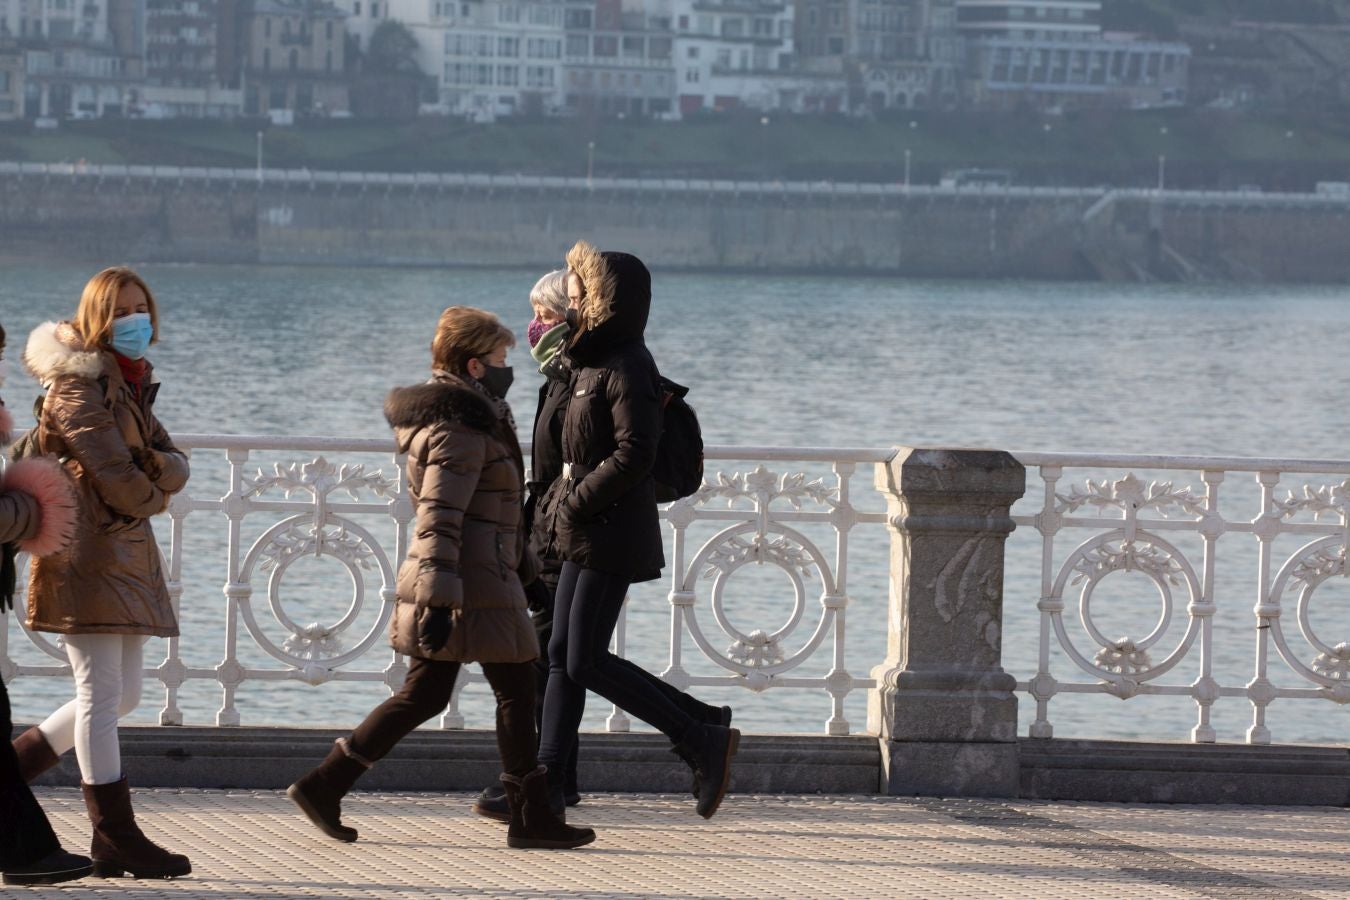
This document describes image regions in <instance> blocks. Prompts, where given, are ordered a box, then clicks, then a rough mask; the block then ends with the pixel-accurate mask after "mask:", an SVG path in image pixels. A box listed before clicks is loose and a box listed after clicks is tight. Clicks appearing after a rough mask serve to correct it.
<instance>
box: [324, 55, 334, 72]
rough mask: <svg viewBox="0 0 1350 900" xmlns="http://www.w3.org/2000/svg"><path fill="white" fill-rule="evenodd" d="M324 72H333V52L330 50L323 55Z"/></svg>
mask: <svg viewBox="0 0 1350 900" xmlns="http://www.w3.org/2000/svg"><path fill="white" fill-rule="evenodd" d="M323 70H324V71H325V72H331V71H333V51H332V50H328V51H326V52H325V53H324V55H323Z"/></svg>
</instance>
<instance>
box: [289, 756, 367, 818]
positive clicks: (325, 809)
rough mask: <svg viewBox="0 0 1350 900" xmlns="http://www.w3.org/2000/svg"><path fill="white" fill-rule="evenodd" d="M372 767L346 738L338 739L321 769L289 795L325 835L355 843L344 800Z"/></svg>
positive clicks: (310, 775)
mask: <svg viewBox="0 0 1350 900" xmlns="http://www.w3.org/2000/svg"><path fill="white" fill-rule="evenodd" d="M370 766H371V763H370V762H369V761H368V760H366V759H363V758H362V757H361V756H360V755H358V754H356V753H354V752H352V749H351V745H350V744H348V743H347V739H346V738H338V739H337V740H336V741H334V742H333V749H332V750H329V751H328V756H327V757H326V758H325V759H324V761H323V762H321V763H319V766H318V768H316V769H314V770H313V771H312V772H310V773H309V774H308V775H305V776H303V777H302V778H300V780H299V781H297V782H296V783H295V784H293V785H291V786H290V787H288V788H287V789H286V796H287V797H290V798H291V802H292V803H294V804H295V805H296V806H298V807H300V811H301V812H302V813H304V814H305V818H307V819H309V820H310V821H311V822H313V823H314V824H315V825H317V826H318V828H319V830H320V831H322V832H323V833H324V834H326V835H328V836H329V837H330V838H334V839H335V840H339V841H347V842H348V843H351V842H352V841H354V840H356V835H357V832H356V829H355V828H349V827H348V826H346V825H343V824H342V798H343V797H345V796H346V795H347V792H348V791H350V790H351V789H352V785H354V784H356V779H358V778H360V777H361V776H362V775H364V774H365V772H366V770H367V769H369V768H370Z"/></svg>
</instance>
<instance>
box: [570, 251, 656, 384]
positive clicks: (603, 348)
mask: <svg viewBox="0 0 1350 900" xmlns="http://www.w3.org/2000/svg"><path fill="white" fill-rule="evenodd" d="M567 265H568V268H569V270H570V271H572V272H575V273H576V274H577V276H578V277H579V278H580V279H581V283H582V286H583V287H585V289H586V296H585V297H583V298H582V300H581V305H580V307H579V309H578V310H577V330H576V332H575V333H574V334H573V335H572V337H571V338H570V341H569V344H568V347H569V353H570V355H571V356H572V358H573V359H574V360H576V361H578V362H580V363H581V364H582V365H593V364H597V363H598V362H600V361H601V360H603V359H604V357H605V356H606V355H607V354H609V353H610V352H612V351H613V350H615V349H616V348H618V347H620V346H623V345H624V344H627V343H629V342H632V341H641V340H642V339H643V335H644V333H645V332H646V330H647V317H648V315H649V314H650V313H651V307H652V276H651V273H650V272H649V271H647V267H646V265H644V264H643V262H642V260H640V259H638V258H637V257H636V256H634V255H632V254H631V253H619V252H615V251H610V250H606V251H603V252H602V251H599V250H596V249H595V248H594V247H592V246H591V245H590V244H588V243H586V242H585V241H579V242H577V245H576V246H575V247H573V248H572V250H571V252H569V253H568V254H567Z"/></svg>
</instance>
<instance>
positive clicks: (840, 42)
mask: <svg viewBox="0 0 1350 900" xmlns="http://www.w3.org/2000/svg"><path fill="white" fill-rule="evenodd" d="M829 54H830V55H831V56H843V55H844V39H843V38H842V37H839V36H838V35H832V36H831V37H830V39H829Z"/></svg>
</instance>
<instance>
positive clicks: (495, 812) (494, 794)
mask: <svg viewBox="0 0 1350 900" xmlns="http://www.w3.org/2000/svg"><path fill="white" fill-rule="evenodd" d="M473 811H474V812H476V813H478V815H480V816H484V817H486V818H489V819H493V820H495V821H498V822H510V821H511V804H510V803H508V802H507V800H506V788H504V787H502V786H501V785H500V784H490V785H488V786H487V787H485V788H483V792H482V793H481V794H479V795H478V799H477V800H475V801H474V802H473Z"/></svg>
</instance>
